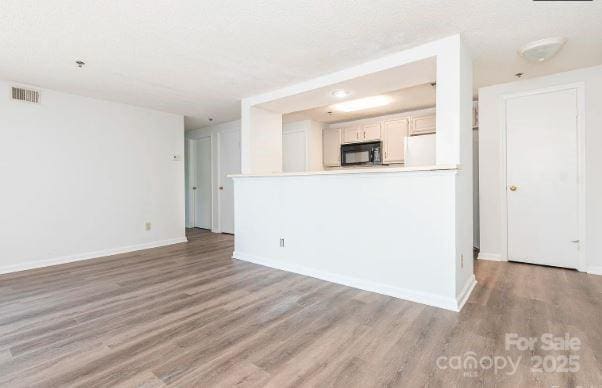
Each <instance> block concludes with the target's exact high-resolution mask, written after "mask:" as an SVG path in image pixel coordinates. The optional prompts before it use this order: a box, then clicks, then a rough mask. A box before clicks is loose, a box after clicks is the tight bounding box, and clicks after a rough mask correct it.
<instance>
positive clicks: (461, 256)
mask: <svg viewBox="0 0 602 388" xmlns="http://www.w3.org/2000/svg"><path fill="white" fill-rule="evenodd" d="M460 268H464V255H460Z"/></svg>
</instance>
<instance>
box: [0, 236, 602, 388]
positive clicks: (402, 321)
mask: <svg viewBox="0 0 602 388" xmlns="http://www.w3.org/2000/svg"><path fill="white" fill-rule="evenodd" d="M189 238H190V242H189V243H186V244H177V245H173V246H169V247H164V248H156V249H150V250H146V251H140V252H135V253H130V254H123V255H118V256H111V257H106V258H100V259H94V260H89V261H83V262H78V263H71V264H66V265H60V266H54V267H49V268H44V269H39V270H31V271H25V272H21V273H15V274H10V275H3V276H0V385H2V386H7V387H20V386H47V387H63V386H81V387H95V386H105V387H137V386H144V387H163V386H177V387H187V386H195V387H209V386H221V387H226V386H271V387H285V386H297V385H302V386H320V387H323V386H341V387H352V386H357V387H372V386H400V387H401V386H404V387H408V386H410V387H414V386H424V385H429V386H462V387H466V386H494V385H495V386H509V387H516V386H524V387H533V386H548V387H549V386H553V385H556V386H561V387H566V386H569V387H574V386H579V385H582V386H584V387H589V386H600V384H602V375H601V369H600V368H601V364H602V362H601V357H602V328H601V325H602V277H599V276H594V275H587V274H583V273H578V272H575V271H570V270H563V269H555V268H547V267H540V266H532V265H526V264H516V263H501V262H478V263H477V264H476V276H477V280H478V282H479V283H478V285H477V287H476V288H475V290H474V292H473V294H472V296H471V297H470V300H469V301H468V303H467V305H466V306H465V308H464V310H463V311H462V312H461V313H454V312H450V311H445V310H442V309H438V308H433V307H428V306H424V305H421V304H417V303H412V302H407V301H403V300H399V299H395V298H391V297H387V296H382V295H378V294H373V293H370V292H365V291H360V290H357V289H353V288H349V287H344V286H340V285H336V284H332V283H328V282H324V281H320V280H317V279H313V278H309V277H305V276H300V275H295V274H291V273H287V272H283V271H278V270H274V269H270V268H266V267H262V266H258V265H254V264H250V263H246V262H242V261H237V260H232V259H231V258H230V255H231V253H232V249H233V238H232V236H228V235H219V234H211V233H209V232H205V231H200V230H194V231H189ZM511 333H516V334H517V335H519V336H522V337H539V336H541V335H543V334H545V333H551V334H553V335H557V336H562V335H564V334H565V333H570V336H573V337H577V338H578V339H579V341H580V342H581V345H580V347H579V349H578V350H576V351H575V350H573V351H567V350H555V351H547V350H543V349H541V347H540V346H538V345H536V346H535V347H534V348H533V349H532V350H525V351H520V350H517V349H515V348H514V347H513V348H511V349H506V348H505V337H506V334H511ZM470 352H473V353H470ZM570 355H573V356H578V371H577V372H574V373H571V372H545V371H542V372H537V371H533V370H532V367H533V366H537V365H533V364H534V363H536V362H537V357H542V360H543V361H544V364H545V363H546V362H547V365H544V367H545V368H547V369H548V370H550V369H553V370H558V368H559V367H561V366H562V365H560V364H563V361H562V360H563V359H564V357H567V358H568V356H570ZM471 357H473V358H474V359H475V360H477V361H478V362H479V363H481V364H482V365H481V366H475V365H474V364H472V363H471V362H470V361H471ZM488 357H492V358H491V359H488ZM502 357H503V358H505V360H506V363H507V364H508V363H509V361H508V357H511V361H512V362H516V363H517V367H516V369H513V368H511V367H510V366H508V365H507V366H505V367H504V368H501V366H502V364H503V363H502V361H501V360H502ZM532 357H535V358H534V359H532ZM552 359H553V360H556V361H554V363H555V365H554V368H552V361H550V360H552ZM483 360H484V361H483ZM488 360H495V362H496V363H497V364H498V365H497V366H498V368H497V370H496V368H495V367H489V366H490V364H489V361H488ZM458 362H460V364H458ZM573 362H574V360H573ZM458 365H460V368H458ZM573 366H574V365H573ZM560 370H562V368H561V369H560ZM513 371H514V373H512V372H513Z"/></svg>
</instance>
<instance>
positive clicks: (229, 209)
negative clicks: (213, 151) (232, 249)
mask: <svg viewBox="0 0 602 388" xmlns="http://www.w3.org/2000/svg"><path fill="white" fill-rule="evenodd" d="M218 139H219V140H218V142H219V183H218V185H219V187H218V198H219V199H218V200H219V209H220V211H219V214H220V230H221V232H222V233H234V183H233V182H232V178H228V175H230V174H240V131H223V132H220V133H219V134H218Z"/></svg>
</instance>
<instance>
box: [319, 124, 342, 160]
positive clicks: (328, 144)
mask: <svg viewBox="0 0 602 388" xmlns="http://www.w3.org/2000/svg"><path fill="white" fill-rule="evenodd" d="M322 149H323V151H322V152H323V153H324V154H323V156H324V160H323V162H324V166H327V167H336V166H340V165H341V130H340V129H338V128H326V129H324V130H323V132H322Z"/></svg>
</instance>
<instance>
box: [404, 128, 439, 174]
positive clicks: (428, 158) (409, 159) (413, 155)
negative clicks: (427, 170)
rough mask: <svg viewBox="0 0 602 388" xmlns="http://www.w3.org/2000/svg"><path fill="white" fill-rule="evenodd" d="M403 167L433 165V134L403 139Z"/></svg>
mask: <svg viewBox="0 0 602 388" xmlns="http://www.w3.org/2000/svg"><path fill="white" fill-rule="evenodd" d="M404 148H405V166H406V167H416V166H434V165H435V134H431V135H418V136H406V137H405V144H404Z"/></svg>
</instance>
